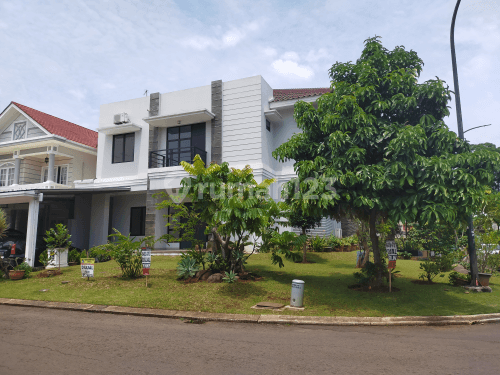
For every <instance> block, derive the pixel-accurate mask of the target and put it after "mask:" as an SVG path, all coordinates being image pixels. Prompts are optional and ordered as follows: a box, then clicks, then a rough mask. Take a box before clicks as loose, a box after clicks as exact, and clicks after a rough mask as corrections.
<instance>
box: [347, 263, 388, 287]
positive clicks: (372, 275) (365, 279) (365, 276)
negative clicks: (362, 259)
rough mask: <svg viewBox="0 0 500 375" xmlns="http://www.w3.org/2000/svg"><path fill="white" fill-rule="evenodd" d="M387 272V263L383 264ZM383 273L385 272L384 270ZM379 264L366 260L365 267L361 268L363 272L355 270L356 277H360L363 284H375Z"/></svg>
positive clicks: (359, 280)
mask: <svg viewBox="0 0 500 375" xmlns="http://www.w3.org/2000/svg"><path fill="white" fill-rule="evenodd" d="M381 267H383V268H384V272H385V264H384V263H382V266H381ZM382 273H383V272H382ZM377 275H378V266H377V265H375V263H372V262H366V264H365V267H364V268H362V269H361V272H355V273H354V277H355V278H356V279H358V282H359V283H360V284H361V285H373V284H375V282H376V280H377Z"/></svg>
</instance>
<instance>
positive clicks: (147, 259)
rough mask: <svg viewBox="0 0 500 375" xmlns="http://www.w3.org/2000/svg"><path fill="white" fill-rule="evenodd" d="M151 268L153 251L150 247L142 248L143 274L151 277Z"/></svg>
mask: <svg viewBox="0 0 500 375" xmlns="http://www.w3.org/2000/svg"><path fill="white" fill-rule="evenodd" d="M150 268H151V249H150V248H149V247H143V248H142V274H143V275H145V276H149V269H150Z"/></svg>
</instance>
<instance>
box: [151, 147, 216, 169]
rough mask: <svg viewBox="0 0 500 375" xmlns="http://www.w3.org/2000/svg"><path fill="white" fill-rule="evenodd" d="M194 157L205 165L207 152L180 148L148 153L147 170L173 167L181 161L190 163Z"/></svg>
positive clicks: (196, 148) (195, 148)
mask: <svg viewBox="0 0 500 375" xmlns="http://www.w3.org/2000/svg"><path fill="white" fill-rule="evenodd" d="M196 155H200V157H201V160H203V162H204V163H205V164H206V163H207V152H206V151H203V150H202V149H201V148H198V147H182V148H176V149H171V150H156V151H150V152H149V168H164V167H175V166H178V165H180V164H181V161H187V162H188V163H192V162H193V159H194V157H195V156H196Z"/></svg>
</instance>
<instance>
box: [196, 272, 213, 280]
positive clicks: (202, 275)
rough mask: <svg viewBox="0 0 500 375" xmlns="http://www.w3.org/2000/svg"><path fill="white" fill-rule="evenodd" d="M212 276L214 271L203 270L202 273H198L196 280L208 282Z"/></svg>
mask: <svg viewBox="0 0 500 375" xmlns="http://www.w3.org/2000/svg"><path fill="white" fill-rule="evenodd" d="M211 275H212V271H210V270H201V271H198V272H196V276H195V277H196V278H197V279H198V280H202V281H205V280H207V279H208V278H209V277H210V276H211Z"/></svg>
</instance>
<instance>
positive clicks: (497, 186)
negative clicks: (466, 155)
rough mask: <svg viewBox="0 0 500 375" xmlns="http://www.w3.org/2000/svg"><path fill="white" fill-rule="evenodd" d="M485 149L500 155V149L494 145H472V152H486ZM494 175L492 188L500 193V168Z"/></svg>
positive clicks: (487, 143)
mask: <svg viewBox="0 0 500 375" xmlns="http://www.w3.org/2000/svg"><path fill="white" fill-rule="evenodd" d="M485 149H486V150H489V151H494V152H497V153H498V154H500V147H497V146H495V145H494V144H493V143H489V142H486V143H480V144H477V145H471V150H472V151H477V150H485ZM494 175H495V177H494V179H493V183H492V184H491V188H492V189H494V190H496V191H498V192H500V167H499V168H496V170H495V171H494Z"/></svg>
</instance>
